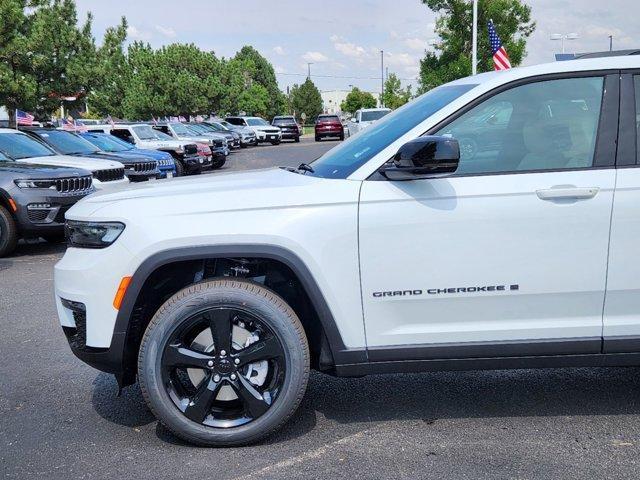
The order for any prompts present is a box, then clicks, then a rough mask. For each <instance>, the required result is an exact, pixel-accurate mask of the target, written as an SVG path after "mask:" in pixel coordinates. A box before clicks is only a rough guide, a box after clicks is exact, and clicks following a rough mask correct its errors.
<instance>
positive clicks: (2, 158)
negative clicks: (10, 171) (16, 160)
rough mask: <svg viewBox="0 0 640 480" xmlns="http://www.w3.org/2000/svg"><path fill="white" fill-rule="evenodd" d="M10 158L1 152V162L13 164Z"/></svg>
mask: <svg viewBox="0 0 640 480" xmlns="http://www.w3.org/2000/svg"><path fill="white" fill-rule="evenodd" d="M12 161H13V160H11V159H10V158H7V157H6V156H5V155H4V153H2V152H0V162H12Z"/></svg>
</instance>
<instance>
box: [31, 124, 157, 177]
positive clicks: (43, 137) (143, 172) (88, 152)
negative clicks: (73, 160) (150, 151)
mask: <svg viewBox="0 0 640 480" xmlns="http://www.w3.org/2000/svg"><path fill="white" fill-rule="evenodd" d="M22 131H23V132H25V133H26V134H27V135H29V136H31V137H32V138H35V139H36V140H38V141H40V142H42V143H44V144H46V145H47V146H49V147H51V148H52V149H53V150H55V151H56V152H57V153H59V154H61V155H68V156H73V157H83V158H96V159H100V160H113V161H116V162H119V163H121V164H123V165H124V174H125V175H126V176H127V178H128V179H129V180H130V181H132V182H143V181H147V180H149V179H151V178H158V176H159V175H160V171H159V170H158V162H156V161H155V160H151V159H149V158H145V157H142V156H136V157H132V156H122V155H118V154H115V153H108V152H103V151H101V150H100V149H99V148H98V147H96V146H95V145H94V144H93V143H91V142H89V141H87V140H85V139H84V138H82V137H81V136H80V135H78V134H77V133H74V132H67V131H64V130H56V129H51V128H25V129H23V130H22Z"/></svg>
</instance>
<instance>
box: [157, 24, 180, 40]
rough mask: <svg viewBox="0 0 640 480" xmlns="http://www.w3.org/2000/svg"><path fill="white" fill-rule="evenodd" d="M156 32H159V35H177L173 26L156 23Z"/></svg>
mask: <svg viewBox="0 0 640 480" xmlns="http://www.w3.org/2000/svg"><path fill="white" fill-rule="evenodd" d="M156 32H158V33H160V34H161V35H163V36H165V37H167V38H175V37H176V35H177V34H176V31H175V30H174V29H173V28H171V27H163V26H162V25H156Z"/></svg>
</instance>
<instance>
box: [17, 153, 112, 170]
mask: <svg viewBox="0 0 640 480" xmlns="http://www.w3.org/2000/svg"><path fill="white" fill-rule="evenodd" d="M17 161H18V162H19V163H36V164H39V165H58V166H61V167H73V168H82V169H84V170H88V171H91V172H94V171H96V170H110V169H112V168H124V165H122V164H121V163H120V162H116V161H113V160H100V159H97V158H87V157H75V156H70V155H51V156H48V157H33V158H23V159H21V160H17Z"/></svg>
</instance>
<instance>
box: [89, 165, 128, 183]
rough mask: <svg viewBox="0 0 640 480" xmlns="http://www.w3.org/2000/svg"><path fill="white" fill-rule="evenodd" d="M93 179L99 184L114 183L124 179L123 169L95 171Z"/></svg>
mask: <svg viewBox="0 0 640 480" xmlns="http://www.w3.org/2000/svg"><path fill="white" fill-rule="evenodd" d="M93 177H94V178H95V179H96V180H99V181H101V182H115V181H116V180H122V179H123V178H124V168H111V169H109V170H96V171H95V172H93Z"/></svg>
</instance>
